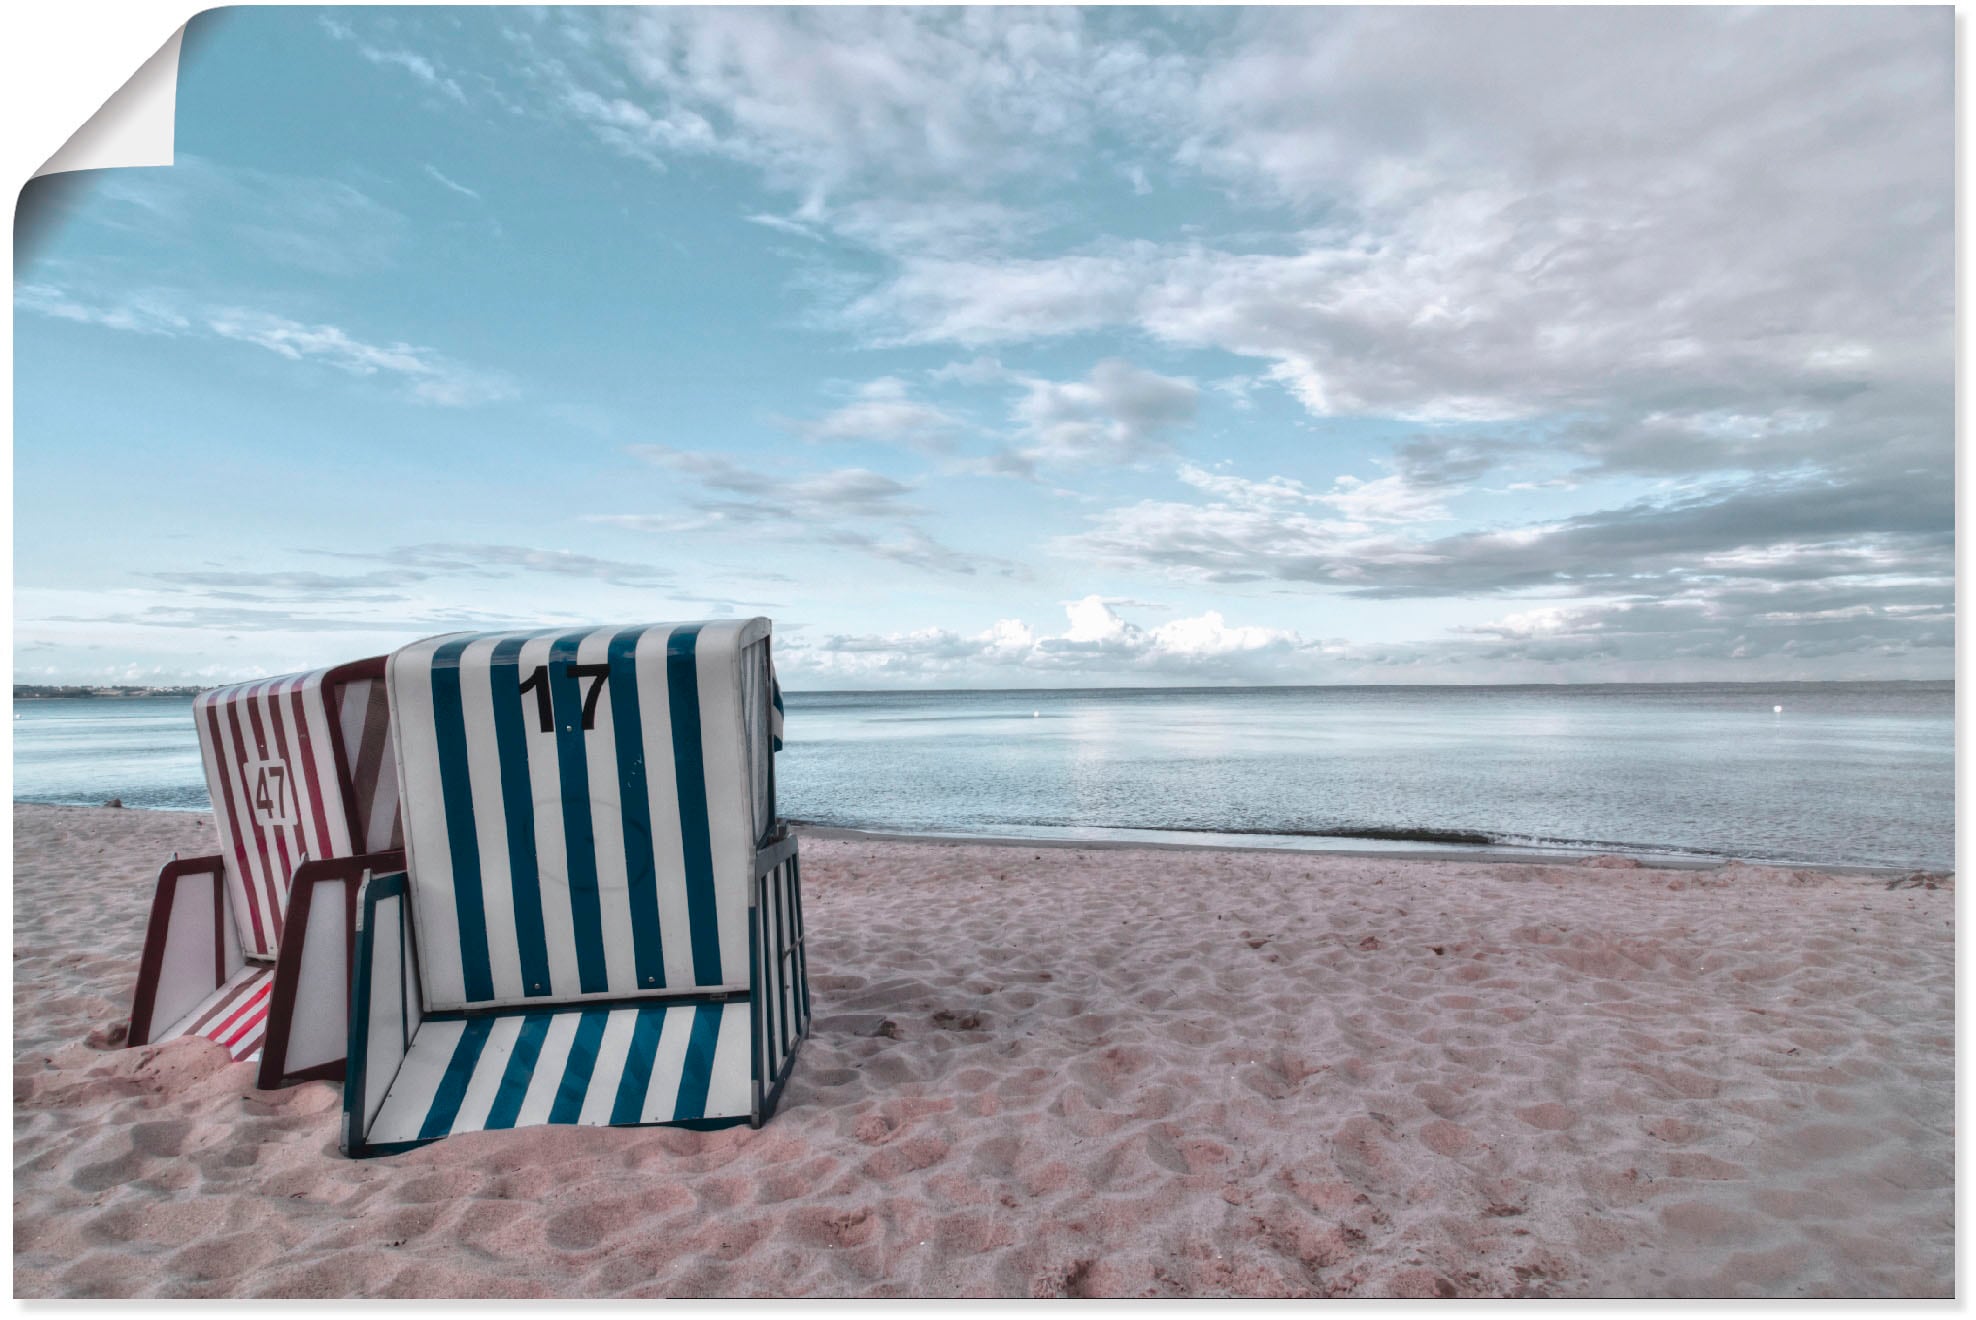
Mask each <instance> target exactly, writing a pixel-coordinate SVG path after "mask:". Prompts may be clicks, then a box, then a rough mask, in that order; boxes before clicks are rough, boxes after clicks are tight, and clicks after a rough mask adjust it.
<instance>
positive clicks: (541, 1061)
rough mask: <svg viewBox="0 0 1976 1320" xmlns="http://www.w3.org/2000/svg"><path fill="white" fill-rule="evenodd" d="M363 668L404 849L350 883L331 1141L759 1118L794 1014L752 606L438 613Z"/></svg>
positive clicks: (797, 916) (790, 1059)
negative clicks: (351, 907)
mask: <svg viewBox="0 0 1976 1320" xmlns="http://www.w3.org/2000/svg"><path fill="white" fill-rule="evenodd" d="M387 675H388V677H387V682H388V684H389V687H390V693H391V706H392V717H393V740H394V745H395V747H396V749H397V755H398V761H399V772H400V784H401V797H402V801H403V806H404V818H405V869H404V871H403V872H402V873H399V874H394V875H385V874H381V873H380V874H373V875H372V876H371V877H370V879H369V880H368V881H367V882H366V883H365V885H364V888H363V896H362V900H361V904H360V909H359V914H358V920H357V943H356V964H355V971H354V981H353V985H352V991H351V994H352V999H351V1008H350V1015H349V1023H350V1042H349V1051H348V1052H349V1067H348V1075H347V1081H346V1085H345V1087H344V1131H343V1149H344V1151H345V1152H346V1153H348V1154H350V1155H353V1156H368V1155H382V1154H390V1153H392V1152H395V1151H400V1150H405V1149H409V1148H410V1147H413V1146H417V1145H421V1144H424V1143H426V1142H429V1141H435V1140H438V1139H440V1138H443V1137H447V1136H452V1135H456V1134H459V1133H463V1132H473V1131H484V1130H489V1129H502V1128H515V1127H528V1126H534V1125H538V1124H544V1123H572V1124H588V1125H596V1126H631V1125H645V1124H673V1125H682V1126H692V1127H720V1126H727V1125H729V1124H734V1123H751V1124H757V1125H759V1124H760V1123H762V1122H764V1121H766V1119H767V1118H768V1116H769V1115H770V1114H771V1113H772V1112H773V1110H774V1107H775V1104H776V1102H777V1099H778V1098H779V1096H780V1094H781V1090H782V1086H783V1084H784V1083H785V1082H786V1080H787V1078H788V1076H789V1072H790V1070H791V1069H792V1068H793V1066H794V1063H795V1056H796V1050H797V1046H798V1045H799V1043H800V1042H801V1040H802V1038H803V1036H804V1035H805V1034H806V1033H807V1030H808V1026H809V1016H810V1004H809V995H808V982H807V968H806V965H805V953H804V947H803V937H802V912H801V899H800V878H799V867H798V859H797V850H796V841H795V839H794V837H793V836H791V835H790V834H789V833H788V832H787V831H786V830H785V829H783V828H782V826H781V824H780V822H779V821H778V820H777V818H776V815H775V786H774V750H775V747H776V746H777V745H779V742H780V715H779V710H780V694H779V693H778V692H777V691H776V687H775V680H774V671H773V664H772V660H771V658H770V655H769V622H768V620H766V619H749V620H739V621H735V620H722V621H717V622H711V623H690V624H651V625H641V626H636V627H626V628H584V629H561V630H549V631H542V632H533V633H498V634H479V635H474V634H459V635H454V636H450V637H440V638H433V639H429V640H428V641H425V642H420V643H416V644H414V645H412V646H409V647H406V648H404V649H403V650H400V651H398V652H395V653H394V654H393V655H392V656H391V657H390V661H389V664H388V667H387Z"/></svg>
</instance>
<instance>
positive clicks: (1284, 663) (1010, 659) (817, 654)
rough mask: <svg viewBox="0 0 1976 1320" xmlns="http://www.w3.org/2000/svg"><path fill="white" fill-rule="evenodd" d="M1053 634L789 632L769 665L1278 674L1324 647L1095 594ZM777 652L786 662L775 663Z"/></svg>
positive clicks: (884, 673) (869, 670) (912, 671)
mask: <svg viewBox="0 0 1976 1320" xmlns="http://www.w3.org/2000/svg"><path fill="white" fill-rule="evenodd" d="M1064 615H1065V627H1064V629H1063V631H1062V632H1060V633H1056V634H1048V633H1043V632H1039V631H1038V630H1037V629H1035V628H1032V627H1031V626H1030V625H1029V624H1027V623H1025V622H1023V621H1022V620H1020V619H1000V620H997V621H996V622H995V624H994V625H993V626H992V627H989V628H987V629H985V630H984V631H982V632H979V633H959V632H954V631H951V630H948V629H942V628H921V629H916V630H913V631H909V632H900V633H881V634H865V635H837V636H828V637H822V638H816V639H809V638H797V639H792V640H791V641H790V642H789V643H787V644H781V643H779V644H778V645H779V647H782V648H783V649H778V651H777V663H778V665H782V666H784V668H785V671H786V672H787V673H788V674H791V675H795V676H800V678H802V679H803V680H806V681H809V682H813V683H818V684H828V683H831V682H855V683H870V682H876V683H881V684H888V683H939V682H971V681H988V682H994V683H998V684H1016V685H1022V686H1038V685H1045V684H1048V683H1051V682H1062V681H1065V680H1066V679H1076V678H1079V677H1110V678H1117V677H1128V678H1130V677H1133V676H1137V677H1138V678H1139V680H1140V681H1157V680H1160V679H1162V678H1164V679H1166V680H1168V681H1171V680H1172V679H1175V678H1184V679H1186V680H1188V681H1205V682H1221V681H1229V682H1234V681H1257V680H1267V679H1269V678H1271V677H1274V678H1276V679H1279V680H1282V679H1284V678H1286V677H1291V678H1294V677H1295V676H1296V675H1298V674H1303V673H1307V672H1308V665H1309V664H1310V663H1311V662H1313V661H1314V660H1315V659H1316V658H1317V657H1319V656H1321V655H1323V654H1325V652H1326V648H1325V647H1324V646H1321V645H1319V644H1317V643H1312V642H1307V641H1305V640H1304V639H1303V638H1301V637H1299V636H1297V634H1295V633H1294V632H1289V631H1286V630H1283V629H1276V628H1264V627H1257V626H1231V625H1230V624H1228V623H1227V622H1226V621H1225V620H1224V619H1223V618H1222V616H1221V613H1220V612H1219V611H1215V610H1210V611H1208V612H1206V613H1205V614H1202V615H1200V616H1199V617H1196V618H1188V619H1175V620H1173V621H1171V622H1169V623H1165V624H1161V625H1160V626H1158V627H1156V628H1151V629H1147V628H1141V627H1139V626H1138V625H1137V624H1134V623H1131V622H1129V621H1127V620H1126V619H1124V618H1123V617H1121V616H1120V615H1119V614H1118V613H1117V611H1115V610H1114V609H1112V607H1111V606H1110V605H1109V604H1108V603H1107V602H1106V599H1105V598H1104V597H1102V596H1098V595H1089V596H1085V597H1082V598H1080V599H1078V600H1074V601H1068V602H1066V603H1065V605H1064ZM785 655H786V657H787V658H786V660H785V659H784V657H785Z"/></svg>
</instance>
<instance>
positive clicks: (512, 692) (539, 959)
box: [468, 635, 556, 999]
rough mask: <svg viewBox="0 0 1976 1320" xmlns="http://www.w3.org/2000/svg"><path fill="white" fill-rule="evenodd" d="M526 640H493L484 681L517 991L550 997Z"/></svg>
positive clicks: (531, 703) (524, 636) (551, 991)
mask: <svg viewBox="0 0 1976 1320" xmlns="http://www.w3.org/2000/svg"><path fill="white" fill-rule="evenodd" d="M527 640H528V636H527V635H522V636H516V637H506V638H503V639H502V640H500V641H498V642H496V643H495V644H494V652H493V654H492V656H490V657H489V659H488V668H487V685H488V695H489V698H490V700H491V701H492V703H493V706H494V746H495V748H496V749H497V752H498V754H499V757H500V761H501V810H502V813H503V814H504V815H505V816H506V818H507V823H508V828H507V838H508V885H509V888H510V889H511V890H512V891H513V892H514V910H515V947H516V949H517V950H518V951H519V952H520V954H521V992H522V993H523V994H524V995H548V994H554V993H555V989H556V987H555V986H554V985H553V984H552V983H551V982H550V979H549V940H548V937H547V935H545V934H544V933H543V929H542V882H541V877H540V876H539V875H538V874H537V871H536V858H535V794H534V791H533V789H532V788H531V787H530V785H529V779H528V730H527V724H526V721H528V720H532V719H533V718H535V706H534V703H533V701H532V699H525V698H523V696H522V695H521V671H520V668H519V659H518V658H519V656H520V655H521V648H522V644H523V643H525V642H526V641H527ZM474 997H475V996H471V995H470V996H468V998H469V999H471V998H474ZM482 997H483V998H491V997H492V996H491V995H489V996H482Z"/></svg>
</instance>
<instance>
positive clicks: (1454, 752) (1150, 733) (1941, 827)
mask: <svg viewBox="0 0 1976 1320" xmlns="http://www.w3.org/2000/svg"><path fill="white" fill-rule="evenodd" d="M786 705H787V710H788V714H787V741H786V748H785V751H784V753H783V754H782V755H781V756H779V757H778V758H777V764H776V775H777V797H778V804H779V807H780V810H781V812H782V814H783V815H785V816H788V817H791V818H793V819H797V820H801V821H806V822H811V823H814V824H820V825H835V826H845V827H851V828H858V829H868V830H889V831H905V832H913V833H941V834H960V835H990V836H1017V837H1033V838H1063V839H1145V840H1154V841H1171V842H1217V841H1218V842H1224V843H1229V842H1239V843H1243V844H1261V845H1266V846H1276V847H1315V848H1412V849H1420V848H1433V849H1437V850H1440V849H1449V850H1461V849H1480V848H1491V849H1503V848H1523V849H1531V850H1538V851H1549V850H1559V849H1569V850H1582V849H1612V850H1621V851H1627V852H1635V853H1656V852H1658V853H1668V854H1675V855H1696V856H1704V857H1729V856H1734V857H1742V858H1746V859H1751V860H1773V861H1786V862H1790V861H1797V862H1827V863H1854V864H1873V865H1883V866H1914V867H1930V868H1946V867H1948V866H1950V865H1952V858H1953V854H1954V840H1955V811H1954V773H1955V689H1954V685H1953V684H1952V683H1947V682H1943V683H1802V684H1800V683H1780V684H1768V685H1755V684H1669V685H1660V684H1653V685H1609V686H1570V687H1554V686H1546V687H1300V688H1186V689H1108V690H1090V689H1083V690H1070V691H1042V692H1039V691H993V692H989V691H975V692H911V693H900V692H869V693H829V692H789V693H787V694H786ZM1780 706H1781V707H1782V709H1781V710H1778V709H1776V708H1777V707H1780ZM15 710H16V711H17V712H18V714H19V716H20V718H19V719H17V720H16V721H15V722H14V725H13V728H14V735H15V750H14V775H15V787H14V795H15V797H16V798H17V799H21V800H25V801H34V802H77V803H100V802H103V801H105V800H106V799H109V798H112V797H115V798H121V799H122V800H123V802H124V803H125V805H126V806H132V807H162V808H169V809H188V810H200V809H204V808H205V806H206V792H205V786H204V783H203V781H202V779H201V776H200V771H199V761H198V745H197V742H196V740H195V737H194V734H193V729H192V718H191V707H190V702H189V701H188V700H186V699H166V698H150V699H130V700H121V699H107V698H99V699H80V700H53V701H22V702H17V703H16V705H15Z"/></svg>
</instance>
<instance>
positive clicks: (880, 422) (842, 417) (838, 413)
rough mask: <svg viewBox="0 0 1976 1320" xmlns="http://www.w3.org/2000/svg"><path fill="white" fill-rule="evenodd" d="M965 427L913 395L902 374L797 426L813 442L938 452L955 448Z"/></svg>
mask: <svg viewBox="0 0 1976 1320" xmlns="http://www.w3.org/2000/svg"><path fill="white" fill-rule="evenodd" d="M960 429H961V424H960V421H959V419H957V418H956V417H954V416H953V415H952V414H951V413H949V412H947V411H946V410H945V409H943V408H940V407H937V406H935V405H933V404H930V403H926V402H923V401H921V400H917V399H914V398H913V397H911V392H910V391H909V390H908V388H907V386H906V383H905V382H904V381H903V380H900V379H899V378H898V377H897V376H881V377H880V378H878V379H877V380H873V381H867V382H865V383H864V384H863V385H860V386H859V387H858V390H857V395H856V397H855V398H854V399H852V401H851V402H849V403H847V404H845V405H844V406H843V407H841V408H837V409H834V410H832V411H831V412H829V413H827V414H825V415H824V416H822V417H819V418H817V419H816V420H815V421H811V422H803V423H800V424H799V425H798V430H799V431H800V432H801V433H802V435H803V436H804V437H805V438H806V439H810V440H822V441H831V440H838V441H858V440H863V441H872V442H875V443H878V444H887V445H900V446H904V447H906V448H910V449H920V450H927V451H931V452H936V453H940V452H945V451H947V450H949V449H951V448H952V447H953V440H954V435H955V433H956V432H957V431H959V430H960Z"/></svg>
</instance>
